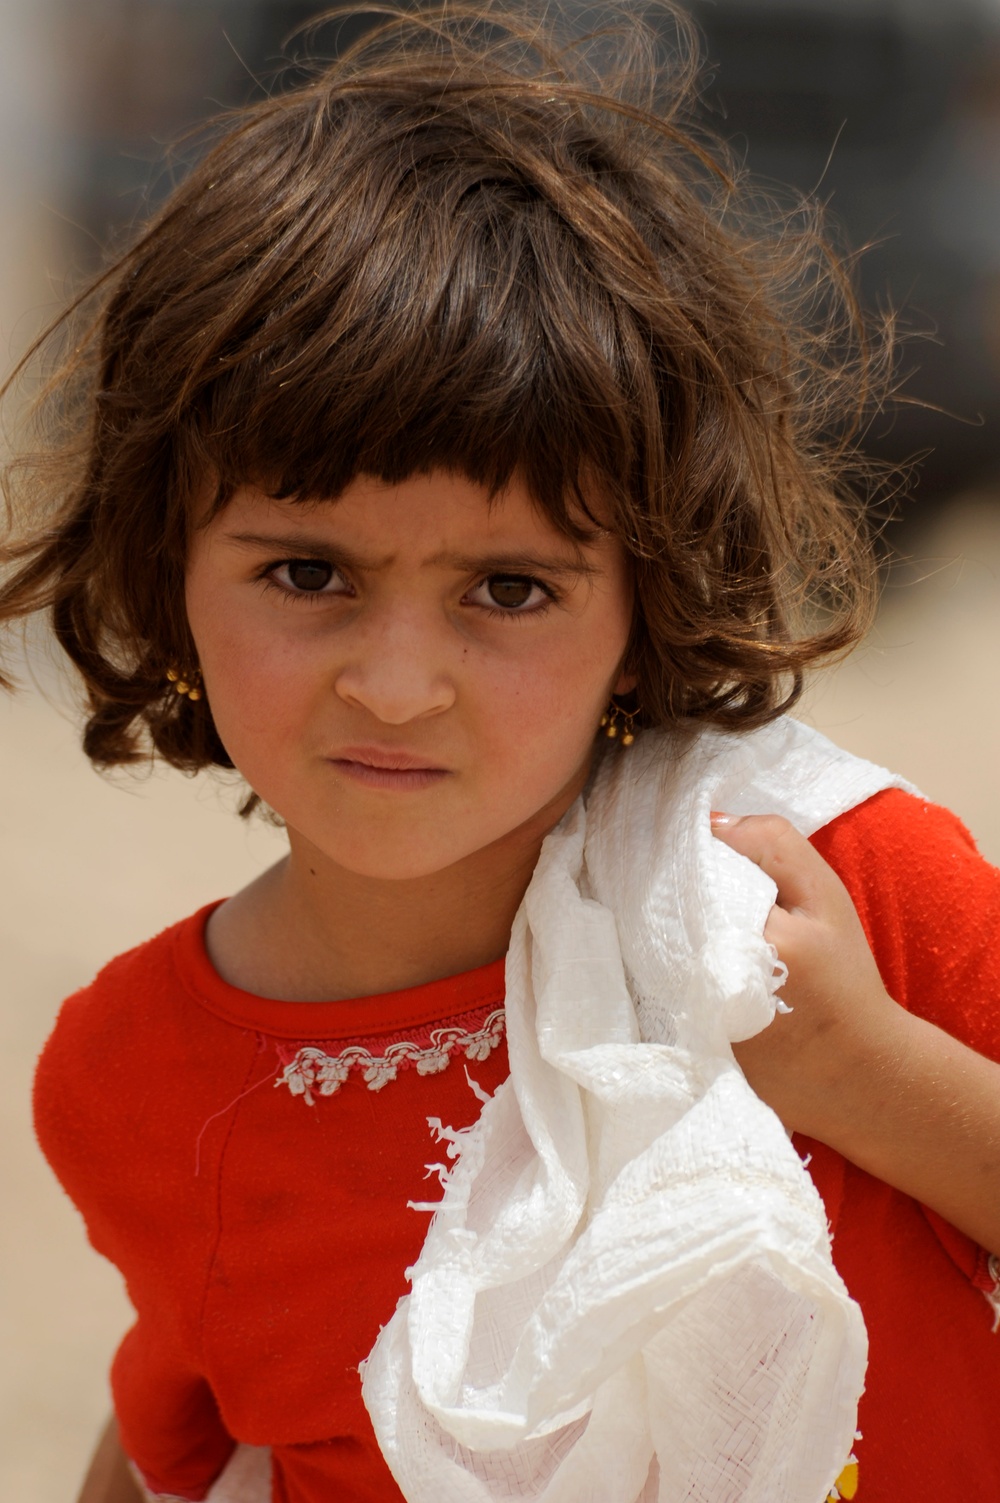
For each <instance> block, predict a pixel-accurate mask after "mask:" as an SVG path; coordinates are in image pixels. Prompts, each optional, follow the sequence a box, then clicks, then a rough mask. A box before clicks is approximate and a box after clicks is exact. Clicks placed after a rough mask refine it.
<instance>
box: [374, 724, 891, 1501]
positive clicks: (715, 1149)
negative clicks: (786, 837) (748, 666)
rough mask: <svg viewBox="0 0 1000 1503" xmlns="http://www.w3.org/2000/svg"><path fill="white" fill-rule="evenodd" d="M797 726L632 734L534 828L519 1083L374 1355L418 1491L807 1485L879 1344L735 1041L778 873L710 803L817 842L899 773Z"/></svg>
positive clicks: (844, 1448)
mask: <svg viewBox="0 0 1000 1503" xmlns="http://www.w3.org/2000/svg"><path fill="white" fill-rule="evenodd" d="M893 785H895V786H906V785H905V784H903V783H902V780H901V779H898V778H895V777H893V776H892V775H891V774H890V773H888V772H886V771H885V770H884V769H882V768H878V767H874V766H873V765H871V764H870V763H867V762H862V761H859V760H858V759H857V758H854V757H852V756H850V755H849V754H847V753H846V752H842V751H840V750H839V749H838V748H836V747H834V746H832V745H831V744H830V742H828V741H826V740H825V739H824V738H823V737H822V736H819V735H818V734H816V733H815V732H813V731H810V730H807V729H806V728H805V727H803V726H801V725H798V724H797V723H796V722H794V721H791V720H788V719H785V720H782V721H779V722H778V723H776V724H774V725H771V726H768V727H766V728H765V729H764V730H761V731H757V732H754V733H752V734H750V735H743V736H735V735H723V734H719V733H715V732H710V731H709V732H703V733H701V734H699V735H698V736H697V737H693V738H691V739H689V740H687V741H682V740H680V739H678V738H677V737H671V736H669V735H666V734H662V733H656V732H645V733H643V735H641V736H640V737H639V738H638V740H637V741H636V743H635V745H634V746H633V747H632V748H630V749H629V750H628V751H627V752H622V753H618V754H616V755H612V756H608V757H605V758H604V760H603V763H602V765H601V766H600V768H599V769H598V771H597V774H596V776H595V777H594V779H593V782H592V787H591V789H590V790H589V792H588V793H587V795H586V796H585V797H584V798H583V799H580V800H578V801H577V802H576V804H575V805H574V806H573V808H572V809H571V810H570V811H569V813H568V814H567V815H566V816H565V818H564V819H563V820H562V821H561V823H560V824H559V826H558V827H557V828H556V829H555V830H554V831H553V832H552V833H551V834H550V835H549V836H548V838H547V839H546V841H545V843H544V845H543V847H542V852H541V856H540V858H539V861H538V865H537V868H536V870H535V873H534V876H533V877H532V880H531V884H530V886H529V888H528V891H527V893H526V894H525V898H524V901H523V903H522V904H521V908H520V910H519V912H518V915H517V918H516V920H515V923H514V929H513V934H512V937H511V945H510V951H509V955H508V959H507V1003H506V1007H507V1035H508V1043H509V1050H510V1067H511V1074H510V1079H509V1080H508V1081H506V1082H505V1083H504V1084H503V1085H502V1086H501V1087H500V1088H499V1090H498V1091H497V1092H496V1094H495V1096H494V1097H493V1098H492V1099H491V1100H489V1101H488V1103H487V1104H486V1106H485V1107H484V1109H483V1112H482V1115H481V1117H480V1119H479V1121H478V1122H477V1123H476V1124H475V1126H474V1127H472V1128H470V1129H468V1130H467V1131H465V1132H463V1133H460V1134H448V1133H445V1134H444V1135H445V1136H446V1137H450V1138H451V1139H452V1142H451V1147H450V1149H449V1151H450V1152H451V1153H452V1155H453V1156H456V1155H457V1161H456V1163H455V1166H454V1168H453V1170H452V1171H451V1173H450V1175H449V1176H448V1180H447V1184H446V1187H445V1193H444V1198H443V1200H442V1202H441V1204H440V1207H439V1208H438V1209H437V1211H436V1214H435V1215H434V1218H433V1220H432V1221H431V1224H430V1228H429V1230H428V1233H427V1238H426V1241H425V1242H424V1246H423V1249H422V1251H421V1254H420V1257H419V1259H418V1261H417V1263H416V1265H415V1267H414V1268H413V1269H412V1270H410V1277H411V1281H412V1293H411V1294H410V1295H409V1296H408V1297H406V1298H405V1299H403V1300H401V1301H400V1304H399V1306H398V1308H397V1310H396V1313H395V1315H394V1316H393V1317H392V1319H391V1320H390V1322H389V1324H388V1325H387V1326H386V1327H385V1328H384V1329H383V1331H382V1333H381V1335H380V1336H379V1339H378V1341H377V1342H376V1344H375V1347H374V1349H373V1351H372V1353H371V1355H370V1357H369V1358H368V1360H367V1363H366V1364H365V1368H364V1386H363V1392H364V1398H365V1402H366V1404H367V1405H368V1409H369V1411H370V1414H371V1417H372V1422H373V1424H374V1427H375V1433H376V1435H377V1437H378V1441H379V1444H380V1445H381V1447H382V1450H383V1452H384V1453H385V1456H386V1459H387V1461H388V1464H389V1466H390V1467H391V1469H392V1472H393V1474H394V1476H395V1477H396V1479H397V1481H398V1483H399V1486H400V1488H401V1489H402V1491H403V1493H404V1494H405V1496H406V1498H407V1499H408V1500H410V1503H494V1500H500V1499H505V1500H509V1499H532V1500H536V1503H639V1500H641V1503H653V1500H657V1503H820V1500H822V1499H824V1498H826V1495H827V1493H828V1491H829V1489H830V1487H831V1486H832V1485H833V1483H834V1481H835V1479H836V1477H837V1475H838V1473H839V1472H840V1470H841V1468H842V1466H843V1464H844V1462H845V1460H846V1458H847V1455H848V1453H849V1451H850V1449H851V1444H852V1441H853V1438H854V1432H855V1423H856V1415H857V1402H858V1398H859V1395H860V1393H861V1390H862V1386H863V1379H864V1372H865V1362H866V1353H867V1340H866V1334H865V1328H864V1323H863V1321H862V1318H861V1312H860V1311H859V1309H858V1307H857V1306H856V1305H855V1304H854V1302H853V1301H852V1300H851V1299H850V1297H849V1296H848V1294H847V1291H846V1290H845V1288H844V1286H843V1283H842V1282H841V1280H840V1277H839V1275H838V1274H837V1272H836V1270H835V1268H834V1267H833V1263H832V1261H831V1257H830V1238H829V1233H828V1230H827V1223H826V1215H825V1212H824V1208H823V1204H822V1202H821V1200H820V1197H819V1195H818V1193H817V1191H816V1189H815V1187H814V1186H813V1184H812V1181H811V1180H810V1178H809V1176H808V1174H807V1173H806V1170H805V1168H804V1167H803V1165H802V1163H801V1161H800V1160H799V1157H798V1155H797V1154H796V1152H795V1150H794V1148H793V1147H792V1145H791V1143H790V1142H789V1139H788V1137H787V1135H786V1133H785V1132H784V1130H783V1128H782V1126H781V1124H780V1122H779V1121H778V1118H777V1117H776V1116H775V1115H774V1113H773V1112H772V1111H771V1110H770V1109H769V1108H768V1107H766V1106H765V1105H764V1104H763V1103H762V1102H761V1101H760V1100H759V1099H758V1097H756V1096H755V1095H754V1094H753V1092H752V1091H751V1090H750V1088H749V1086H748V1085H747V1084H746V1081H745V1080H744V1078H743V1075H742V1074H741V1072H740V1070H739V1068H738V1066H737V1065H736V1063H735V1060H734V1058H733V1054H732V1050H731V1048H730V1044H731V1043H732V1042H736V1041H738V1040H741V1039H746V1038H750V1037H751V1036H752V1035H754V1034H756V1033H758V1032H759V1031H760V1030H761V1029H762V1028H764V1027H766V1025H767V1024H768V1023H769V1022H770V1021H771V1018H772V1017H773V1015H774V1011H775V1007H776V1005H777V1004H776V1001H775V997H774V992H775V990H776V988H777V987H779V986H780V984H781V971H782V968H781V967H780V966H776V963H775V955H774V952H773V950H771V949H770V947H769V946H768V945H767V944H766V943H765V941H764V939H763V937H762V933H763V928H764V924H765V921H766V919H767V915H768V912H769V910H770V908H771V905H772V903H773V902H774V898H775V887H774V884H773V883H772V882H771V880H770V879H769V878H768V877H767V876H766V875H765V874H764V873H763V872H762V871H761V870H760V869H759V868H758V867H756V866H755V865H754V864H753V863H752V862H750V861H747V860H746V859H745V858H743V857H742V856H739V855H737V854H736V853H735V852H734V851H732V850H731V849H730V848H729V847H728V846H726V845H724V844H723V843H722V842H721V841H719V840H716V839H715V838H714V837H713V836H712V834H711V830H710V825H709V810H710V809H721V810H724V811H727V812H729V813H733V814H754V813H777V814H782V815H784V816H785V817H787V818H788V819H790V820H791V821H792V823H793V824H795V825H796V826H797V827H798V828H799V829H800V830H801V831H802V832H803V833H804V834H806V835H809V834H812V833H813V831H814V830H816V829H818V828H820V827H821V826H822V825H824V824H827V823H828V822H829V821H830V820H831V819H833V818H835V817H836V816H837V815H838V814H841V813H843V812H844V811H845V810H847V809H850V808H852V807H853V806H854V805H856V804H858V803H861V802H862V801H863V800H864V799H866V798H868V797H870V795H871V794H873V793H875V792H877V791H878V790H879V789H881V788H885V787H888V786H893Z"/></svg>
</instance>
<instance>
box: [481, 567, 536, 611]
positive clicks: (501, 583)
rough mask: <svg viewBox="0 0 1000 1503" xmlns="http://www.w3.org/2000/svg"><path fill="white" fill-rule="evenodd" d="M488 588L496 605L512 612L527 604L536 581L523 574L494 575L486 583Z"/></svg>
mask: <svg viewBox="0 0 1000 1503" xmlns="http://www.w3.org/2000/svg"><path fill="white" fill-rule="evenodd" d="M486 588H487V591H488V592H489V597H490V599H491V600H492V602H493V604H494V605H499V606H503V607H504V609H506V610H511V609H513V608H516V607H517V606H519V605H526V604H527V602H528V601H529V600H530V599H531V592H532V590H533V589H534V588H535V581H534V580H533V579H528V578H526V577H525V576H524V575H523V574H494V575H492V576H491V577H490V578H489V579H488V580H487V581H486Z"/></svg>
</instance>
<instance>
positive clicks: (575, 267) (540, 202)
mask: <svg viewBox="0 0 1000 1503" xmlns="http://www.w3.org/2000/svg"><path fill="white" fill-rule="evenodd" d="M366 9H367V10H369V11H371V12H374V13H376V14H377V15H378V16H379V17H380V20H379V22H378V24H376V25H375V26H374V27H373V29H371V30H369V31H368V32H367V33H366V34H365V35H363V36H362V38H361V40H360V41H357V42H356V43H355V44H354V45H352V46H351V47H350V48H349V49H348V50H346V51H345V52H344V54H343V55H342V56H341V57H340V58H339V59H337V60H336V61H334V62H333V63H331V64H322V65H321V64H314V65H312V67H311V71H310V72H309V74H308V76H307V78H306V80H305V82H303V83H300V84H299V85H298V86H297V87H294V88H289V89H287V90H286V91H284V92H281V91H279V92H277V93H275V95H274V96H273V97H267V98H264V99H262V100H261V101H260V102H257V103H254V104H252V105H251V106H249V107H247V108H245V109H242V110H240V111H236V112H230V113H228V114H226V115H225V116H223V117H222V118H221V119H219V120H217V121H216V122H214V123H213V125H212V126H211V127H210V129H209V135H208V139H207V142H206V143H205V146H204V150H203V152H202V155H201V156H200V159H199V160H198V162H197V164H196V165H195V166H194V167H193V168H192V170H191V171H190V172H189V174H188V175H187V177H186V178H185V179H184V180H183V181H182V183H181V185H180V186H179V187H178V188H177V189H176V190H175V191H174V193H173V194H172V196H171V197H170V198H169V200H168V201H167V202H166V204H165V206H164V207H163V208H162V209H161V210H160V211H159V212H158V213H157V214H156V215H155V216H154V217H153V218H152V219H151V220H150V221H149V222H148V223H147V224H146V225H145V226H143V227H142V228H141V229H140V230H139V231H138V233H137V234H135V236H134V239H133V243H132V244H131V245H130V246H129V247H128V248H127V249H126V250H125V251H124V253H122V254H121V255H119V256H118V257H117V259H116V260H115V261H114V263H113V264H112V265H110V267H109V268H108V269H106V270H105V271H104V272H103V274H102V275H101V276H100V277H99V278H97V280H96V281H95V282H94V283H93V285H92V286H90V287H89V288H88V289H87V290H86V291H85V292H84V294H83V295H82V296H81V297H80V298H79V299H77V301H76V303H75V304H74V306H73V308H72V309H71V310H70V312H69V314H67V315H65V316H64V318H63V319H62V320H60V322H59V323H57V324H56V325H55V326H54V327H53V329H52V330H50V331H49V332H48V334H47V335H46V336H43V339H42V340H41V341H39V343H38V345H37V346H35V347H33V349H32V351H29V353H28V355H27V356H26V357H25V360H24V361H23V362H22V366H21V368H20V370H21V372H22V374H23V372H24V370H27V369H28V368H29V366H30V364H31V362H32V360H34V359H35V358H36V357H38V356H39V355H41V358H43V359H44V358H46V352H47V351H49V350H51V349H52V348H53V344H54V343H58V342H59V341H60V336H61V338H62V348H63V349H64V350H67V351H68V355H66V357H65V358H63V359H62V360H61V362H60V363H59V364H58V368H57V369H55V371H54V374H52V375H51V377H50V378H49V380H48V383H47V386H46V388H45V390H44V392H43V395H42V397H41V398H40V399H39V401H38V403H37V406H36V410H35V422H36V424H37V425H40V429H41V433H42V442H41V444H40V445H39V446H37V447H36V452H35V453H34V455H28V456H26V457H23V458H22V459H20V460H19V461H17V462H16V463H15V464H14V466H13V467H12V468H11V469H10V470H9V472H8V474H7V477H6V493H7V497H8V503H9V511H10V514H11V522H10V528H9V533H8V541H7V543H6V545H5V549H4V557H5V558H6V561H7V563H8V565H9V566H10V567H9V569H8V572H7V577H6V582H5V583H4V585H3V587H2V590H0V620H8V621H10V620H12V619H13V618H16V617H23V616H26V615H28V614H30V613H32V612H35V611H39V610H47V611H49V612H50V613H51V619H52V622H53V624H54V629H55V633H56V636H57V638H58V640H59V642H60V643H61V644H62V646H63V648H64V649H65V650H66V652H67V653H68V654H69V657H70V658H71V659H72V661H73V663H74V664H75V665H76V667H77V668H78V669H79V672H80V674H81V675H82V678H83V682H84V685H85V687H86V694H87V700H88V704H89V714H88V718H87V723H86V729H85V733H84V747H85V750H86V752H87V754H88V756H90V757H91V758H92V759H93V761H94V762H95V763H96V764H98V765H99V766H102V767H108V766H112V765H115V764H120V763H127V762H130V761H134V760H136V759H137V758H141V757H144V756H148V755H149V753H150V750H152V751H153V752H154V753H156V754H158V755H159V756H161V757H163V758H165V759H166V760H167V761H168V762H170V763H172V764H173V765H175V766H177V767H180V768H183V769H186V770H189V771H191V770H196V769H198V768H200V767H203V766H206V765H209V764H216V765H220V766H231V765H232V764H231V762H230V759H229V757H228V755H227V753H226V750H225V748H224V747H223V745H222V743H221V741H220V739H219V737H218V734H217V733H216V730H215V727H214V725H213V722H212V716H211V706H210V705H209V704H208V703H207V702H206V701H205V700H204V699H202V700H200V701H198V702H193V701H191V700H190V699H187V698H184V697H182V696H179V695H177V694H174V693H172V692H171V689H170V685H169V684H168V683H167V680H166V671H167V669H168V668H169V667H170V666H171V665H176V664H181V665H187V664H191V663H193V661H194V657H195V648H194V643H193V642H192V640H191V635H190V631H189V627H188V623H187V620H186V617H185V612H184V590H183V583H184V568H185V553H186V548H187V543H188V537H189V530H190V527H191V517H192V509H193V506H194V502H195V498H196V497H197V496H198V495H199V494H202V495H203V493H204V487H205V485H206V481H207V480H209V479H210V480H211V482H212V483H213V484H214V485H215V508H216V509H218V508H220V507H224V506H225V505H226V503H227V500H228V499H229V497H230V496H231V495H232V493H233V491H234V490H235V488H236V487H238V486H239V485H240V484H242V483H245V482H247V481H248V480H249V481H253V482H254V483H257V484H262V485H264V486H265V488H266V489H267V490H268V491H269V493H270V494H273V495H274V496H276V497H281V498H293V499H301V500H303V501H307V500H312V499H316V498H325V499H328V500H335V499H336V497H337V496H338V495H339V494H340V493H341V491H342V490H343V488H344V487H345V486H346V485H348V484H349V483H350V482H351V480H352V479H354V477H356V476H358V475H360V474H362V473H364V474H369V475H373V476H377V477H380V478H381V479H383V480H385V481H388V482H392V481H397V480H400V479H402V478H405V477H407V476H410V475H412V474H414V473H417V472H424V471H428V470H431V469H434V468H439V467H440V468H446V469H450V470H453V471H457V472H460V473H462V474H464V475H465V476H467V477H469V478H470V479H471V480H473V481H475V482H477V483H480V484H481V485H483V486H484V487H485V488H486V489H487V490H488V492H489V494H490V495H491V496H495V495H497V494H498V493H499V492H501V491H502V489H503V487H504V486H505V484H506V483H507V482H508V481H509V480H510V479H511V478H512V477H513V476H515V475H517V476H518V477H520V478H521V479H523V481H524V482H525V483H526V484H527V487H528V489H529V492H530V494H531V495H532V497H533V498H534V500H535V501H536V502H537V504H538V505H539V506H540V507H541V508H542V509H543V510H544V512H545V513H546V514H547V515H548V517H549V518H550V519H551V521H552V523H553V524H554V525H555V526H556V527H557V528H559V529H561V530H563V531H564V532H566V533H568V534H570V535H571V536H580V534H581V520H580V519H581V516H583V517H587V516H590V513H589V511H588V507H587V497H588V496H590V497H592V496H593V495H594V494H599V495H600V497H601V523H602V525H604V526H607V527H610V528H611V530H613V531H614V532H615V533H616V534H617V535H618V536H619V537H620V538H621V540H622V542H623V544H624V546H625V548H626V549H627V551H628V553H629V555H630V557H631V561H632V569H633V575H634V580H635V599H636V606H635V618H634V625H633V630H632V635H631V640H630V644H629V648H628V666H629V668H630V669H631V670H632V671H634V672H635V674H636V675H637V677H638V690H637V694H638V699H639V704H640V706H641V716H642V721H643V722H644V723H646V724H654V725H664V724H667V723H671V722H677V721H687V722H697V721H701V722H711V723H714V724H716V725H720V726H725V727H728V728H730V729H734V730H738V729H741V728H751V727H754V726H759V725H761V724H763V723H764V722H766V721H767V720H769V719H771V718H772V717H774V716H775V715H777V714H779V713H780V712H781V711H783V710H785V709H786V708H788V707H789V706H790V705H791V704H793V703H794V701H795V700H796V698H797V697H798V695H799V693H800V690H801V686H802V680H803V673H804V671H805V669H806V668H808V667H809V666H810V665H811V664H813V663H815V662H817V661H819V660H821V659H823V658H826V657H829V656H830V655H831V654H836V653H841V652H843V651H845V650H846V649H847V648H848V647H850V646H851V645H852V644H853V643H854V642H855V641H856V640H857V639H858V638H859V636H860V635H861V634H862V633H863V631H864V630H865V629H866V627H867V625H868V622H869V619H870V614H871V609H872V604H873V600H874V562H873V554H872V548H871V544H870V541H869V537H868V529H867V526H866V523H865V506H864V499H865V496H864V493H865V490H866V482H865V473H866V472H865V470H864V467H863V465H862V464H861V462H860V461H859V459H858V455H857V443H858V439H859V436H860V435H861V434H862V433H863V426H864V415H865V413H866V412H868V411H870V410H871V408H872V405H873V402H875V403H877V402H878V400H879V399H880V394H881V393H882V392H883V391H884V390H885V386H886V376H887V372H888V367H889V361H888V355H887V345H886V343H885V342H884V341H880V340H879V339H874V340H873V339H872V338H870V337H869V334H868V333H867V332H866V328H865V324H864V321H863V320H862V318H861V316H860V315H859V312H858V309H857V306H856V304H855V300H854V296H853V293H852V289H851V280H850V275H849V269H848V268H847V267H845V264H844V263H843V261H842V260H841V259H840V258H839V257H838V255H837V254H836V253H835V252H834V251H833V250H831V249H830V247H829V245H828V242H827V241H826V240H825V239H824V236H823V233H822V232H821V226H820V223H819V216H818V213H817V211H815V210H814V209H813V208H811V207H810V206H809V205H807V204H806V205H802V204H799V205H794V206H793V207H792V208H791V209H788V210H784V211H779V210H778V209H776V208H775V207H774V205H773V204H772V203H771V202H770V201H769V200H767V199H765V198H762V197H761V196H760V195H759V194H756V193H755V192H754V191H752V190H751V189H748V188H747V187H746V185H745V184H741V182H740V174H739V173H738V172H737V171H736V170H735V169H734V167H733V164H732V162H731V161H730V160H729V158H728V156H727V153H726V151H725V149H724V148H723V147H722V146H721V145H720V144H719V143H718V142H715V141H713V140H712V139H711V138H710V137H709V136H708V135H707V134H706V133H705V131H704V130H703V129H702V128H701V127H700V126H699V125H698V124H697V123H696V106H697V88H698V84H697V80H698V46H697V34H696V33H695V32H694V30H693V28H692V26H691V24H690V22H689V21H687V20H686V18H685V17H684V15H683V14H682V13H681V12H680V11H678V10H677V9H675V8H674V6H673V5H672V4H671V3H669V0H664V3H660V4H658V5H657V6H655V7H654V8H653V9H652V10H647V12H646V16H647V19H645V20H641V21H640V20H639V19H637V17H636V15H635V14H634V13H629V14H627V15H626V14H625V13H624V10H621V9H620V10H618V11H617V12H613V13H612V14H611V16H610V19H609V20H608V23H607V25H605V26H603V27H602V28H601V29H600V30H599V31H597V32H592V33H591V34H590V35H589V36H587V37H579V36H572V35H560V34H559V32H558V28H557V26H556V23H554V22H550V21H545V22H544V23H543V22H542V21H541V20H539V19H538V17H537V15H533V14H532V13H531V12H530V11H529V10H528V9H522V8H517V7H515V8H505V7H501V6H500V5H489V6H487V7H486V8H485V9H484V8H482V7H480V6H478V5H477V6H468V5H465V4H463V3H455V4H446V5H441V6H439V7H438V8H436V9H430V10H426V11H421V12H410V11H407V10H404V9H402V8H398V7H396V6H395V5H394V4H381V3H376V4H374V5H371V6H368V7H366ZM335 14H341V15H342V14H343V13H342V12H341V13H335ZM605 14H607V12H605Z"/></svg>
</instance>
